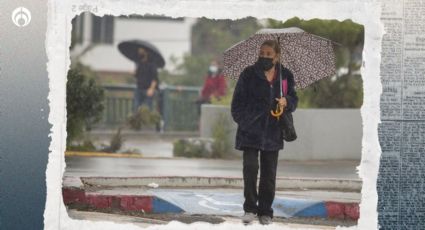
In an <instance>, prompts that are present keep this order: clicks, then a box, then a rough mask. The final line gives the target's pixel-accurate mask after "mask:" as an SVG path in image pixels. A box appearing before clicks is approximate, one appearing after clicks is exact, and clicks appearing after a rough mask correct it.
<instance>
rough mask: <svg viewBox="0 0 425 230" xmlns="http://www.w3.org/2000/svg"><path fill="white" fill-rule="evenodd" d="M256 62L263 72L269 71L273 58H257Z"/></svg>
mask: <svg viewBox="0 0 425 230" xmlns="http://www.w3.org/2000/svg"><path fill="white" fill-rule="evenodd" d="M257 62H258V64H259V65H260V66H261V68H262V69H263V70H264V71H267V70H270V69H271V68H272V67H273V66H274V64H273V58H266V57H259V58H258V61H257Z"/></svg>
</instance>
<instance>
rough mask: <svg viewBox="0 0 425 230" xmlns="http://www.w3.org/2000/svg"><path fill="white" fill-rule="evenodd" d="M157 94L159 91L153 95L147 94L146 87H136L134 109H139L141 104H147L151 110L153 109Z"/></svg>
mask: <svg viewBox="0 0 425 230" xmlns="http://www.w3.org/2000/svg"><path fill="white" fill-rule="evenodd" d="M156 95H157V91H156V90H155V93H154V95H153V96H152V97H149V96H148V95H147V90H144V89H135V90H134V101H133V111H134V112H135V111H137V109H138V108H139V106H141V105H143V104H146V105H147V106H148V108H149V109H150V110H152V109H153V100H154V98H155V96H156Z"/></svg>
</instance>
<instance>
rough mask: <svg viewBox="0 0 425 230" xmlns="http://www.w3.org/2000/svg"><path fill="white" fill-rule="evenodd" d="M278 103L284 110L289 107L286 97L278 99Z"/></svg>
mask: <svg viewBox="0 0 425 230" xmlns="http://www.w3.org/2000/svg"><path fill="white" fill-rule="evenodd" d="M276 101H278V103H279V106H280V107H282V108H285V107H286V105H287V103H288V102H287V101H286V98H285V97H281V98H276Z"/></svg>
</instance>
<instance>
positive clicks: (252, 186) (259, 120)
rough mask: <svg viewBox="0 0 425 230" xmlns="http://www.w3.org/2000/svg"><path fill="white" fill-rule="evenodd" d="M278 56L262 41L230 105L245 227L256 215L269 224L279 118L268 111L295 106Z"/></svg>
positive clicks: (287, 73)
mask: <svg viewBox="0 0 425 230" xmlns="http://www.w3.org/2000/svg"><path fill="white" fill-rule="evenodd" d="M279 57H280V47H279V44H278V43H277V42H276V41H274V40H266V41H265V42H263V43H262V45H261V47H260V51H259V58H258V60H257V61H256V62H255V64H253V65H251V66H248V67H247V68H245V69H244V70H243V71H242V73H241V74H240V77H239V79H238V82H237V85H236V88H235V91H234V95H233V100H232V104H231V114H232V117H233V119H234V121H235V122H236V123H237V124H238V129H237V134H236V149H238V150H241V151H243V177H244V196H245V202H244V205H243V208H244V211H245V215H244V216H243V219H242V220H243V222H244V223H245V224H248V223H250V222H252V221H253V220H254V218H255V217H256V216H257V215H258V217H259V221H260V223H261V224H271V223H272V218H273V209H272V203H273V200H274V196H275V184H276V168H277V162H278V153H279V150H281V149H283V137H282V128H281V126H280V124H279V119H277V118H278V117H276V114H275V116H274V115H272V114H271V113H270V111H271V110H272V109H273V108H275V107H276V104H278V106H280V108H281V109H283V110H285V112H293V111H294V110H295V109H296V107H297V102H298V98H297V95H296V92H295V89H294V85H295V83H294V77H293V75H292V73H291V71H289V70H288V69H286V68H284V67H283V66H281V65H280V63H279ZM279 68H282V69H281V71H282V78H283V79H284V81H285V80H286V81H285V82H287V85H286V86H287V87H286V88H287V94H286V96H285V97H282V96H281V95H280V89H281V85H280V84H281V81H280V79H279V74H278V73H279ZM283 90H285V88H284V89H283ZM277 116H282V115H277ZM259 154H260V165H261V167H259V164H258V155H259ZM259 168H260V183H259V189H258V193H257V174H258V169H259ZM257 203H258V204H257Z"/></svg>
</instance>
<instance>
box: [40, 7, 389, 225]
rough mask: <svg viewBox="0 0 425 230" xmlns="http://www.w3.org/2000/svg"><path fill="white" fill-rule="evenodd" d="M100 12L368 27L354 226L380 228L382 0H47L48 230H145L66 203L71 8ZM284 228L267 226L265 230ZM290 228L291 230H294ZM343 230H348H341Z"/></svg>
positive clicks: (45, 215)
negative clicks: (83, 213) (75, 212)
mask: <svg viewBox="0 0 425 230" xmlns="http://www.w3.org/2000/svg"><path fill="white" fill-rule="evenodd" d="M84 4H86V5H90V6H92V7H96V9H97V10H96V11H97V12H92V13H94V14H96V15H98V16H103V15H105V14H106V15H108V14H109V15H113V16H119V15H129V14H140V15H143V14H157V15H165V16H170V17H193V18H195V17H196V18H197V17H202V16H205V17H207V18H215V19H238V18H243V17H247V16H253V17H256V18H259V19H262V18H273V19H277V20H287V19H289V18H292V17H295V16H296V17H299V18H302V19H306V20H308V19H313V18H320V19H337V20H341V21H342V20H345V19H351V20H353V21H354V22H356V23H359V24H362V25H364V27H365V43H364V49H363V60H364V63H365V64H364V65H363V66H362V68H361V73H362V78H363V89H364V100H363V106H362V108H361V115H362V119H363V139H362V158H361V164H360V166H359V167H358V171H359V175H360V177H361V178H362V180H363V188H362V199H361V204H360V219H359V221H358V225H357V227H351V228H350V229H377V227H378V220H377V219H378V215H377V200H378V195H377V190H376V180H377V175H378V168H379V159H380V154H381V149H380V146H379V141H378V123H379V122H380V117H379V114H380V109H379V101H380V95H381V92H382V86H381V81H380V75H379V74H380V60H381V55H380V52H381V41H382V36H383V33H384V30H383V24H382V23H381V21H380V16H381V2H380V1H373V0H301V1H300V0H285V1H273V0H270V1H264V0H222V1H214V0H205V1H199V0H133V1H124V0H91V1H90V0H57V1H55V0H49V1H48V17H47V19H48V22H47V32H46V44H45V45H46V52H47V56H48V63H47V70H48V73H49V88H50V92H49V96H48V100H49V105H50V114H49V122H50V123H51V124H52V125H53V126H52V129H51V133H50V135H51V137H52V141H51V143H50V147H49V151H50V153H49V160H48V165H47V170H46V185H47V197H46V206H45V211H44V225H45V229H54V230H57V229H61V230H67V229H104V230H108V229H114V230H115V229H126V230H131V229H141V228H140V227H137V226H135V225H133V224H118V223H113V222H108V221H106V220H105V221H101V222H93V221H86V220H73V219H71V218H70V217H69V216H68V214H67V211H66V207H65V206H64V204H63V200H62V192H61V186H62V176H63V173H64V171H65V157H64V151H65V144H66V143H65V141H66V105H65V104H66V100H65V98H66V97H65V94H66V73H67V71H68V69H69V66H70V57H69V47H70V44H71V27H72V26H71V20H72V18H73V17H75V16H76V15H78V14H80V13H81V11H79V10H78V7H76V8H77V10H76V11H75V9H74V11H73V10H72V5H76V6H79V5H84ZM258 227H259V226H258V225H252V226H243V225H242V224H232V223H222V224H217V225H212V224H206V223H195V224H191V225H186V224H182V223H180V222H176V221H173V222H170V223H169V224H167V225H162V226H160V225H152V226H150V227H148V228H147V229H173V230H178V229H233V230H237V229H254V228H258ZM278 228H279V229H285V228H282V227H279V226H276V225H274V226H267V229H278ZM287 229H290V228H289V227H288V228H287ZM338 229H344V228H342V227H338Z"/></svg>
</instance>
